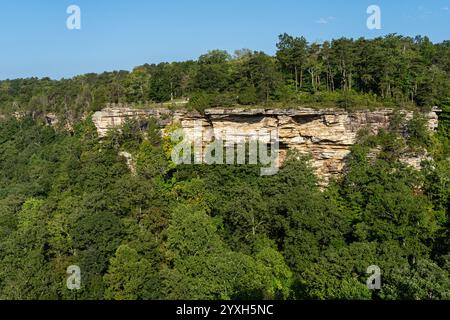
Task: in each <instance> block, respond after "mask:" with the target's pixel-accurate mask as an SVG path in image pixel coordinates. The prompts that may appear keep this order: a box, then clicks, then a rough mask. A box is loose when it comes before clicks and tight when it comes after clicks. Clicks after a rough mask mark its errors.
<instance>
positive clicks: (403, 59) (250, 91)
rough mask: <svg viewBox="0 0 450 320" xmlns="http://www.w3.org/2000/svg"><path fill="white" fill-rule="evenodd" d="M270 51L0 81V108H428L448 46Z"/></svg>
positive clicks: (283, 40) (395, 42) (389, 43)
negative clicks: (185, 104) (121, 105)
mask: <svg viewBox="0 0 450 320" xmlns="http://www.w3.org/2000/svg"><path fill="white" fill-rule="evenodd" d="M276 49H277V50H276V54H275V55H274V56H270V55H267V54H266V53H264V52H256V51H251V50H249V49H241V50H236V51H235V52H234V54H233V55H231V54H229V53H228V52H226V51H223V50H212V51H210V52H208V53H206V54H204V55H202V56H200V57H199V58H198V59H197V60H195V61H185V62H173V63H160V64H145V65H142V66H139V67H136V68H134V69H133V70H132V71H131V72H129V71H115V72H105V73H102V74H85V75H80V76H76V77H74V78H72V79H61V80H52V79H49V78H43V79H37V78H29V79H16V80H4V81H0V111H1V112H3V113H4V112H17V111H22V112H23V111H32V112H34V113H37V112H47V113H48V112H56V113H58V114H60V115H64V116H65V118H67V119H69V120H72V119H79V118H80V117H82V115H83V114H85V113H89V112H91V111H98V110H100V109H102V108H104V107H105V104H106V103H119V102H120V103H133V104H136V105H142V104H145V103H154V104H155V105H156V106H157V105H158V103H163V102H168V101H177V100H182V101H183V100H184V99H190V101H191V103H190V104H189V107H191V108H195V109H198V110H200V111H201V110H204V109H205V108H209V107H224V106H227V107H228V106H234V105H247V106H252V105H270V106H278V107H283V106H289V107H293V106H303V105H306V106H327V107H330V106H331V107H334V106H337V107H342V108H354V107H365V108H370V107H384V106H388V107H401V108H406V107H411V106H419V107H430V106H434V105H440V104H442V102H443V100H445V99H447V98H448V96H449V94H448V92H449V89H450V85H449V74H450V42H449V41H444V42H442V43H436V44H434V43H432V42H431V41H430V40H429V39H428V38H427V37H422V36H417V37H414V38H412V37H404V36H400V35H396V34H391V35H388V36H385V37H380V38H375V39H365V38H359V39H349V38H340V39H336V40H332V41H325V42H323V43H311V42H308V41H307V40H306V39H305V38H304V37H295V36H291V35H288V34H283V35H280V36H279V39H278V42H277V43H276Z"/></svg>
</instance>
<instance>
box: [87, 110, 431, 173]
mask: <svg viewBox="0 0 450 320" xmlns="http://www.w3.org/2000/svg"><path fill="white" fill-rule="evenodd" d="M403 113H404V115H405V117H406V118H407V119H408V118H409V119H410V118H412V116H413V113H412V112H410V111H403ZM392 115H393V111H392V110H389V109H382V110H375V111H354V112H348V111H344V110H338V109H306V108H305V109H291V110H287V109H250V110H247V109H239V108H233V109H220V108H215V109H209V110H206V112H205V114H203V115H202V114H200V113H197V112H189V111H186V110H178V111H171V110H169V109H133V108H126V107H120V106H110V107H108V108H106V109H104V110H102V111H99V112H97V113H95V114H94V115H93V122H94V124H95V125H96V127H97V130H98V133H99V135H100V136H105V135H106V133H107V131H108V130H109V129H112V128H118V127H120V126H121V125H122V124H123V123H124V122H125V121H126V120H127V119H130V118H132V119H143V121H145V119H148V118H149V117H154V118H156V119H157V120H158V121H159V122H160V124H161V125H162V126H167V125H169V124H172V123H178V124H179V125H180V126H181V127H182V128H183V129H184V131H185V133H186V135H187V136H191V137H192V138H194V137H193V136H194V134H195V131H194V128H195V127H196V126H197V127H198V126H199V125H200V126H201V127H202V128H203V129H204V130H205V132H206V130H208V129H209V130H212V131H213V132H214V133H215V134H216V136H218V135H220V134H221V133H223V132H224V131H225V130H228V131H230V132H232V133H234V136H232V140H235V141H236V142H238V141H242V139H243V137H245V136H248V135H252V134H253V133H254V132H260V131H265V132H267V131H268V130H272V129H277V130H278V135H279V141H280V147H281V158H282V159H283V157H284V155H285V154H286V151H287V150H289V149H296V150H299V151H300V152H303V153H308V154H310V155H311V156H312V159H313V166H314V167H315V168H316V170H317V173H318V176H319V177H320V178H322V179H324V180H325V181H326V180H328V179H329V178H330V177H332V176H335V175H338V174H340V173H341V172H342V171H343V169H344V165H345V159H346V157H347V156H348V155H349V153H350V149H351V146H352V145H353V144H355V142H356V138H357V134H358V132H359V131H360V130H361V129H364V128H367V129H369V130H370V131H371V132H373V133H376V132H378V130H380V129H381V128H388V127H389V123H390V120H391V118H392ZM425 117H426V118H427V119H428V125H429V128H430V130H436V128H437V126H438V115H437V110H436V109H434V110H433V111H432V112H430V113H427V114H425ZM202 140H203V143H206V142H209V141H210V140H211V137H210V136H208V135H205V136H203V138H202ZM424 156H425V155H408V156H405V158H404V161H405V162H407V163H409V164H410V165H412V166H415V167H418V166H419V165H420V160H421V159H422V158H423V157H424Z"/></svg>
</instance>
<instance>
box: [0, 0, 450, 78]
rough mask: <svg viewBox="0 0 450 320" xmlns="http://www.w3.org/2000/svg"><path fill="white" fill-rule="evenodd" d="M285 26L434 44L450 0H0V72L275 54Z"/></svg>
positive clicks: (56, 74) (57, 71) (445, 34)
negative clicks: (378, 22) (373, 16)
mask: <svg viewBox="0 0 450 320" xmlns="http://www.w3.org/2000/svg"><path fill="white" fill-rule="evenodd" d="M71 4H75V5H78V6H79V7H80V8H81V30H68V29H67V27H66V20H67V18H68V17H69V14H67V13H66V10H67V7H68V6H69V5H71ZM371 4H376V5H379V6H380V8H381V14H382V29H381V30H369V29H368V28H367V27H366V20H367V18H368V14H367V13H366V10H367V7H368V6H369V5H371ZM284 32H287V33H289V34H292V35H303V36H305V37H306V38H307V39H308V40H309V41H323V40H327V39H332V38H337V37H342V36H345V37H360V36H364V37H369V38H373V37H376V36H380V35H385V34H389V33H398V34H402V35H411V36H414V35H418V34H420V35H427V36H429V37H430V38H431V40H432V41H434V42H440V41H443V40H449V39H450V0H369V1H367V0H71V1H66V0H0V79H7V78H18V77H31V76H37V77H45V76H48V77H51V78H56V79H59V78H61V77H72V76H74V75H77V74H83V73H88V72H102V71H111V70H130V69H132V68H133V67H134V66H137V65H141V64H144V63H158V62H162V61H180V60H188V59H195V58H197V57H198V56H199V55H200V54H203V53H205V52H206V51H208V50H212V49H226V50H228V51H229V52H230V53H232V52H234V50H235V49H240V48H249V49H252V50H262V51H265V52H267V53H269V54H273V53H274V52H275V44H276V42H277V36H278V35H279V34H280V33H284Z"/></svg>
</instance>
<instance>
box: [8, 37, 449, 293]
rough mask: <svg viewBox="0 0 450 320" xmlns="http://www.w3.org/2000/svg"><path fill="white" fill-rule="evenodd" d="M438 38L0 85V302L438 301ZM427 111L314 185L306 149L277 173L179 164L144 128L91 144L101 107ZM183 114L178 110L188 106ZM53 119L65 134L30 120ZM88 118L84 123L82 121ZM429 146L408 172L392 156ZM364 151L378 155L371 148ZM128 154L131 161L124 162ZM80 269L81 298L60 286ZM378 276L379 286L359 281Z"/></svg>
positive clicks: (215, 54) (361, 143) (445, 62)
mask: <svg viewBox="0 0 450 320" xmlns="http://www.w3.org/2000/svg"><path fill="white" fill-rule="evenodd" d="M449 44H450V42H448V41H446V42H443V43H440V44H433V43H431V42H430V41H429V40H428V39H427V38H426V37H416V38H409V37H402V36H398V35H389V36H386V37H384V38H376V39H373V40H367V39H357V40H352V39H345V38H342V39H338V40H333V41H329V42H324V43H323V44H314V43H308V42H307V41H306V40H305V39H304V38H302V37H292V36H289V35H286V34H284V35H281V36H280V38H279V42H278V44H277V48H278V51H277V53H276V55H275V56H273V57H272V56H269V55H266V54H265V53H262V52H252V51H250V50H240V51H237V52H236V53H235V54H234V55H233V56H231V55H229V54H228V53H227V52H224V51H220V50H216V51H211V52H209V53H207V54H205V55H203V56H201V57H200V58H199V59H198V60H197V61H187V62H177V63H163V64H159V65H144V66H141V67H137V68H135V69H134V70H133V71H132V72H126V71H120V72H111V73H103V74H98V75H97V74H87V75H83V76H78V77H75V78H73V79H63V80H59V81H56V80H51V79H34V78H31V79H18V80H5V81H1V82H0V108H1V109H0V110H1V113H2V114H8V113H9V112H11V113H12V112H18V111H19V112H24V116H23V117H13V116H11V117H5V118H2V119H0V299H89V300H95V299H106V300H133V299H236V300H238V299H386V300H393V299H421V300H428V299H431V300H439V299H450V277H449V273H450V245H449V244H450V160H449V159H450V158H449V157H450V148H449V140H448V139H449V132H450V130H449V121H450V119H449V114H448V111H449V108H450V95H449V91H448V89H449V75H450V73H449V71H450V45H449ZM180 98H190V102H189V103H190V104H193V105H191V107H193V108H196V109H199V108H200V109H201V108H207V107H218V106H223V105H236V104H239V105H249V106H251V105H258V104H263V105H274V106H276V105H279V106H283V105H284V104H286V105H304V104H307V105H308V104H312V105H316V104H319V105H320V104H323V105H327V104H328V103H330V104H332V105H338V106H340V107H343V108H353V107H358V106H360V107H367V106H392V107H395V108H405V107H408V106H410V105H412V106H416V107H424V108H425V107H430V106H432V105H438V106H439V107H440V108H441V109H442V110H443V113H442V114H440V125H439V129H438V131H437V132H429V131H428V129H427V127H426V125H425V123H424V122H423V121H421V120H422V119H421V118H420V117H419V116H416V117H414V118H413V119H410V120H408V121H407V120H406V119H398V122H399V123H400V122H402V125H401V126H402V127H404V128H406V129H405V130H404V132H403V131H402V130H398V128H399V126H398V125H399V123H397V125H392V126H391V127H390V128H389V129H386V130H381V131H380V132H379V133H378V134H377V135H373V134H370V133H368V132H361V133H360V134H359V138H358V142H357V144H355V145H354V146H353V148H352V153H351V155H350V157H349V159H348V161H347V165H346V170H345V173H344V174H343V175H342V176H341V177H340V178H338V179H335V180H334V181H331V183H330V184H329V185H328V186H327V187H326V188H321V187H320V186H319V184H318V177H317V176H316V175H315V172H314V169H313V168H312V166H311V163H310V161H309V159H308V157H307V156H303V155H299V154H296V153H294V152H292V153H291V154H289V156H288V158H287V160H286V161H285V162H284V164H283V166H282V168H281V170H280V172H279V173H278V174H276V175H274V176H264V177H262V176H260V171H259V168H258V167H255V166H251V165H236V166H220V165H179V166H175V165H174V164H173V163H172V162H171V159H170V156H168V154H169V155H170V148H171V145H170V143H169V141H167V139H165V137H164V136H162V135H161V131H160V129H161V128H160V127H159V126H158V124H157V122H156V121H150V124H151V125H149V127H148V128H146V129H145V130H146V131H145V132H142V128H141V127H139V126H138V125H137V124H136V123H134V122H133V121H130V122H127V123H126V124H125V125H124V126H123V127H122V128H121V130H111V131H110V132H109V133H108V135H107V136H106V137H104V138H101V139H100V138H99V137H98V134H97V130H96V128H95V126H94V124H93V123H92V120H91V117H89V115H90V114H91V112H92V111H96V110H99V109H101V108H103V107H104V106H105V104H106V103H116V102H124V103H136V104H139V103H144V102H146V101H152V102H155V103H161V102H166V101H170V100H171V99H173V100H175V99H180ZM188 107H189V106H188ZM48 112H54V113H57V114H61V115H64V116H65V117H66V118H67V119H71V120H73V122H72V123H73V128H72V130H71V131H70V132H69V131H68V130H63V129H62V128H55V127H52V126H48V125H46V124H45V123H42V122H41V121H39V119H38V118H37V117H36V115H38V114H45V113H48ZM82 115H87V116H86V117H85V118H83V119H82ZM405 147H408V148H410V149H421V150H425V151H426V152H427V154H428V155H430V157H429V158H428V159H427V160H425V161H424V162H423V163H422V168H421V169H420V170H416V169H414V168H412V167H409V166H407V165H406V164H405V163H404V162H403V161H401V158H402V154H401V152H400V151H401V150H404V149H405ZM374 150H377V151H378V152H376V153H374ZM123 151H126V152H128V153H130V154H131V155H132V156H133V158H134V159H135V167H134V170H130V167H129V164H128V163H127V159H125V157H124V156H123ZM71 265H77V266H79V267H80V270H81V289H80V290H69V289H68V288H67V286H66V280H67V277H68V275H67V273H66V271H67V268H68V267H69V266H71ZM371 265H377V266H379V267H380V269H381V270H382V287H381V290H376V291H372V290H369V288H368V287H367V285H366V281H367V278H368V275H367V268H368V267H369V266H371Z"/></svg>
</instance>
